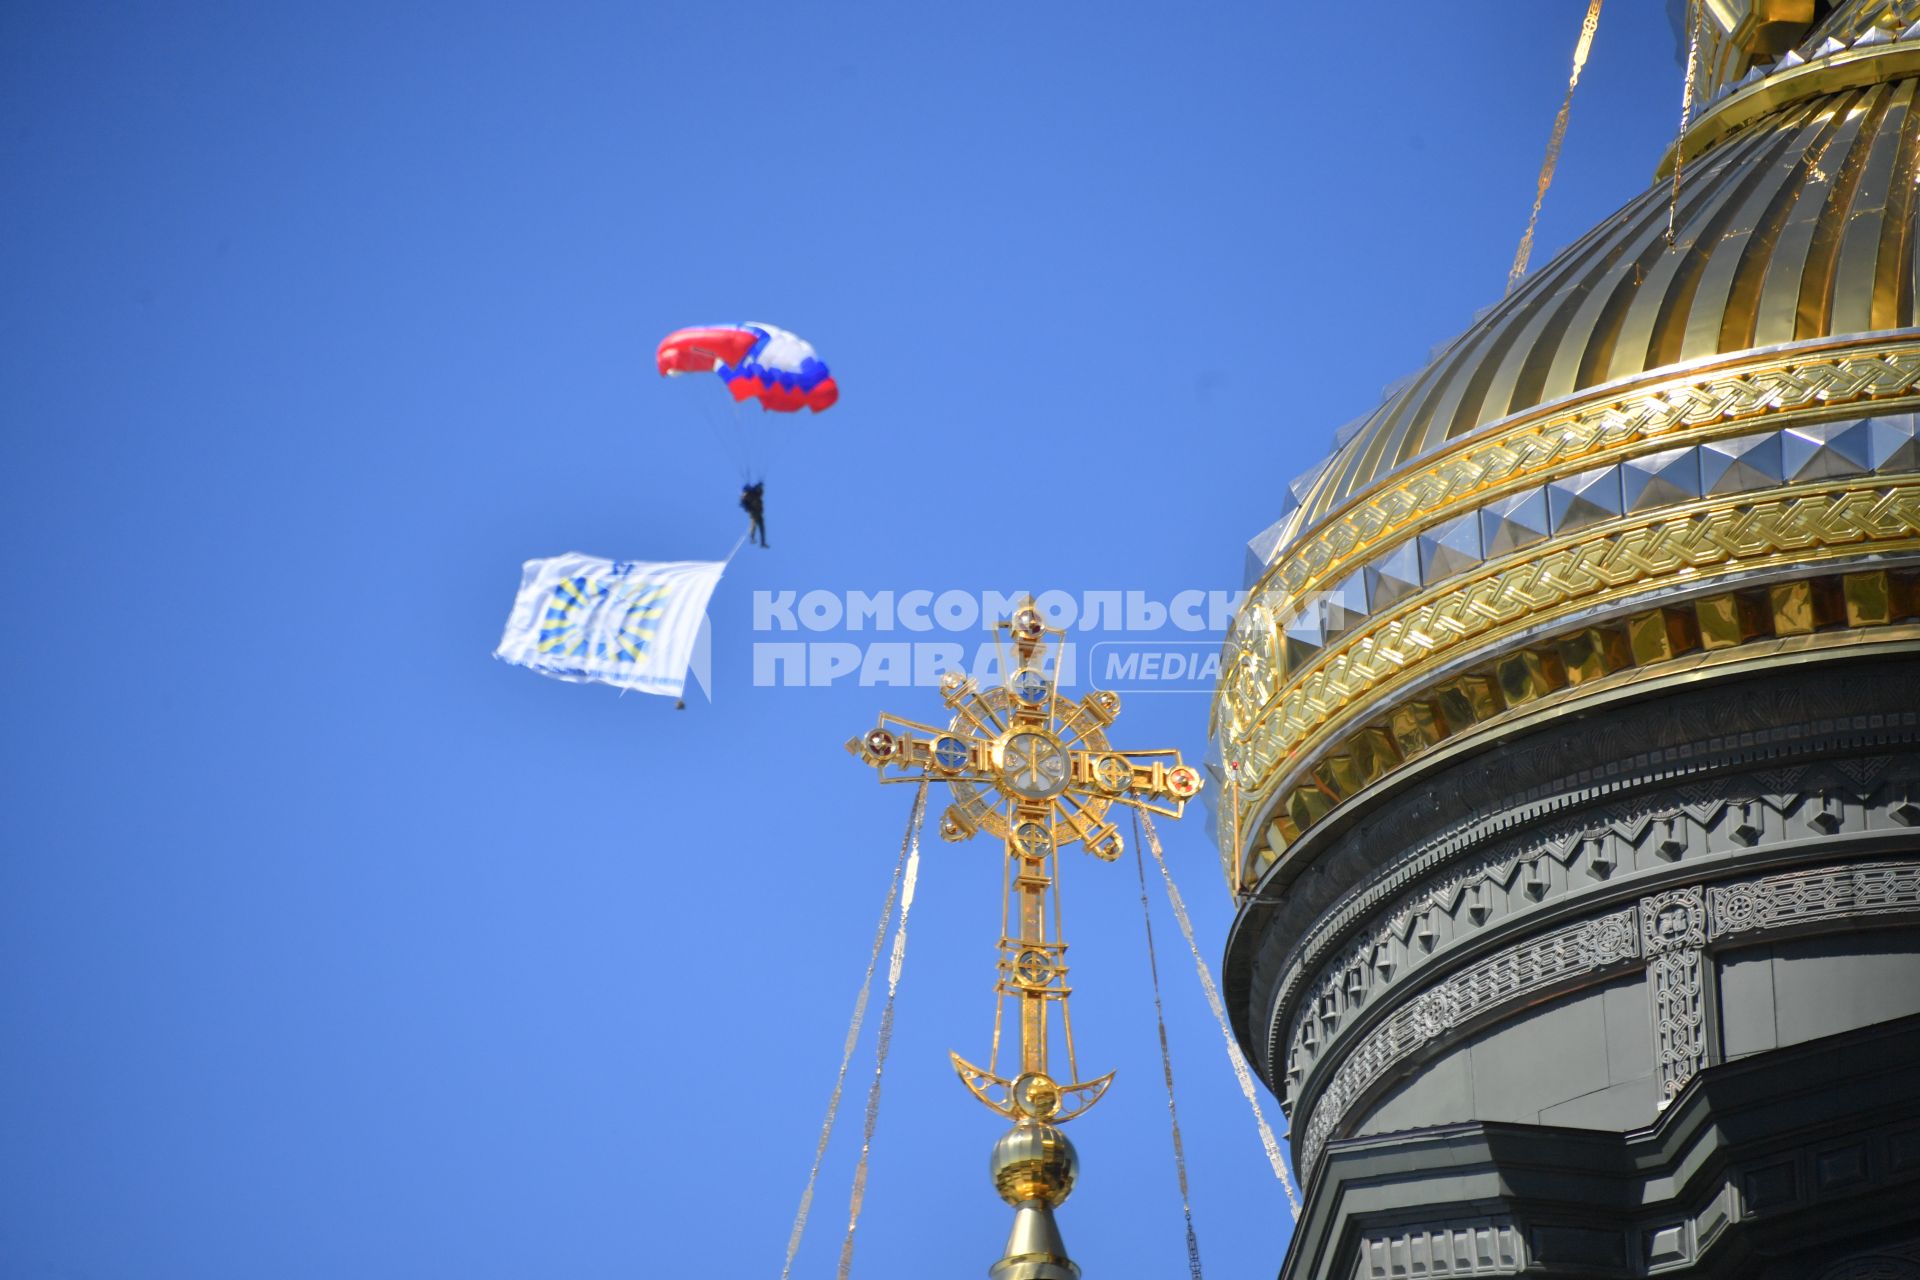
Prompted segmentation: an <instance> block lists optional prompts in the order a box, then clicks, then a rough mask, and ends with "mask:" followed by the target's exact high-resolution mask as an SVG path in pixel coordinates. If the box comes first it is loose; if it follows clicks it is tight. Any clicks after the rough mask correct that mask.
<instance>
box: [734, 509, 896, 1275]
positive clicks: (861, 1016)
mask: <svg viewBox="0 0 1920 1280" xmlns="http://www.w3.org/2000/svg"><path fill="white" fill-rule="evenodd" d="M745 540H746V535H744V534H742V535H741V541H742V542H744V541H745ZM739 549H740V546H739V543H735V544H734V550H735V551H738V550H739ZM926 812H927V784H926V783H925V782H924V781H923V782H922V783H921V784H920V790H919V794H917V795H916V796H915V797H914V801H913V812H912V815H911V816H910V817H909V818H908V820H907V832H906V835H905V836H904V837H903V838H902V839H901V841H900V857H899V859H898V860H897V861H896V862H895V863H894V864H893V880H892V882H891V883H890V884H889V885H888V886H887V900H886V904H885V905H884V906H882V907H881V908H880V922H879V923H878V924H877V925H875V926H874V930H873V951H872V952H871V954H869V955H868V957H867V973H866V977H864V978H863V979H861V981H860V994H859V996H857V997H856V998H855V999H854V1002H853V1019H852V1021H851V1022H849V1023H848V1024H847V1040H846V1044H845V1046H844V1047H843V1048H842V1049H841V1052H840V1072H839V1074H838V1075H836V1076H835V1077H834V1080H833V1093H832V1095H831V1096H829V1097H828V1099H827V1118H826V1121H825V1122H824V1123H823V1124H821V1126H820V1142H819V1145H818V1146H816V1147H815V1148H814V1152H813V1167H812V1168H811V1169H809V1170H808V1171H807V1189H806V1190H805V1191H804V1192H802V1193H801V1195H800V1211H799V1212H798V1213H796V1214H795V1215H794V1218H793V1234H792V1235H790V1236H789V1237H788V1238H787V1260H786V1264H785V1265H784V1266H782V1267H781V1268H780V1280H789V1277H791V1276H792V1274H793V1260H794V1257H795V1255H797V1254H798V1253H799V1252H800V1237H801V1236H802V1235H804V1234H805V1233H806V1230H807V1216H808V1214H809V1213H810V1212H811V1211H812V1209H813V1187H814V1183H815V1182H816V1181H817V1180H818V1179H819V1177H820V1162H821V1160H822V1159H824V1158H825V1156H826V1154H827V1142H828V1140H829V1139H831V1138H832V1137H833V1122H834V1118H835V1117H836V1116H837V1115H838V1114H839V1112H840V1095H841V1093H842V1091H843V1090H844V1089H845V1087H846V1083H847V1067H848V1066H849V1065H850V1064H851V1063H852V1061H853V1049H854V1046H855V1045H856V1044H857V1043H858V1042H859V1040H860V1027H861V1024H862V1023H864V1022H865V1021H866V1016H867V1000H868V998H869V997H870V996H871V995H872V994H873V975H874V971H875V970H876V969H878V968H879V967H880V948H881V947H882V946H883V945H884V944H885V943H886V940H887V922H888V921H889V920H891V919H892V918H893V904H894V903H895V901H897V900H898V899H899V897H900V888H901V884H902V882H903V881H905V883H906V885H907V900H908V902H909V903H911V902H912V900H913V881H912V879H911V878H909V863H911V864H912V871H913V873H915V874H917V872H918V870H919V860H920V824H921V821H922V820H923V819H924V818H925V817H926ZM905 915H906V913H905V911H904V910H903V911H902V912H901V921H900V930H901V931H900V936H899V937H898V938H897V939H896V940H895V944H894V962H893V966H892V968H891V971H890V973H889V979H890V981H889V991H888V994H887V1011H886V1015H885V1020H886V1021H887V1023H888V1027H887V1030H888V1031H889V1032H891V1030H892V1026H891V1021H892V1016H893V991H894V990H897V989H898V987H899V981H900V965H901V964H902V962H903V961H904V959H905V953H906V919H905ZM888 1039H891V1036H890V1035H889V1036H888ZM880 1055H881V1065H885V1062H886V1041H885V1040H883V1041H882V1043H881V1050H880ZM879 1089H880V1075H879V1071H878V1070H877V1069H876V1070H875V1072H874V1082H873V1091H874V1096H873V1098H872V1099H870V1100H869V1102H868V1121H867V1140H868V1142H871V1141H872V1138H873V1119H874V1112H875V1111H876V1110H877V1106H878V1101H879V1097H878V1095H879ZM865 1179H866V1148H865V1147H864V1146H863V1147H862V1148H861V1154H860V1174H859V1180H858V1183H857V1184H856V1198H855V1201H854V1210H853V1217H854V1219H855V1220H858V1218H859V1216H860V1207H859V1190H860V1189H863V1187H864V1183H865ZM852 1242H853V1224H852V1223H851V1222H850V1223H849V1224H848V1226H847V1243H848V1247H849V1249H850V1248H851V1245H852ZM843 1268H844V1264H843Z"/></svg>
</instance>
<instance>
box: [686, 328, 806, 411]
mask: <svg viewBox="0 0 1920 1280" xmlns="http://www.w3.org/2000/svg"><path fill="white" fill-rule="evenodd" d="M655 360H656V362H657V363H658V364H659V366H660V372H661V374H662V375H663V376H665V377H669V378H673V377H678V376H679V375H681V374H686V373H717V374H719V375H720V380H721V381H722V382H723V383H725V384H726V387H727V390H728V391H729V392H731V393H732V394H733V398H734V400H735V401H736V402H744V401H747V400H757V401H759V402H760V407H761V408H762V409H771V410H773V411H774V412H775V413H798V412H799V411H800V410H802V409H811V410H813V411H814V412H815V413H819V412H821V411H822V410H824V409H829V408H832V407H833V404H834V402H835V401H836V400H838V399H839V398H840V387H839V385H838V384H837V383H835V382H834V380H833V374H832V373H831V372H829V371H828V369H827V365H826V361H824V360H822V359H820V357H819V354H818V353H816V352H815V351H814V349H813V345H812V344H811V343H809V342H808V341H807V340H806V339H804V338H802V337H800V336H799V335H798V334H793V333H789V332H787V331H786V330H785V329H780V328H776V327H775V326H773V325H770V324H759V323H748V324H720V325H707V326H702V327H700V328H694V329H679V330H676V331H675V332H673V333H670V334H668V335H667V336H666V337H665V338H663V339H661V342H660V349H659V351H658V352H656V353H655Z"/></svg>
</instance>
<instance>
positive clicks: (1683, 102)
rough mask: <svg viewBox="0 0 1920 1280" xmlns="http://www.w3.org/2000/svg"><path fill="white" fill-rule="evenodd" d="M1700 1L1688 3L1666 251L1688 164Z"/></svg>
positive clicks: (1671, 243)
mask: <svg viewBox="0 0 1920 1280" xmlns="http://www.w3.org/2000/svg"><path fill="white" fill-rule="evenodd" d="M1700 19H1701V13H1700V0H1687V83H1686V87H1685V88H1684V89H1682V90H1681V91H1680V136H1679V137H1677V138H1675V139H1674V142H1673V192H1672V194H1670V195H1669V196H1668V197H1667V248H1669V249H1671V248H1673V238H1674V222H1675V221H1676V220H1677V219H1678V217H1679V216H1680V170H1681V167H1682V166H1683V165H1685V164H1686V162H1687V125H1688V124H1690V123H1691V122H1692V119H1693V76H1694V69H1695V67H1696V66H1697V65H1698V64H1699V61H1700Z"/></svg>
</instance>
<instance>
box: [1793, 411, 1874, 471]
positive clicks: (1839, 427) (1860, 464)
mask: <svg viewBox="0 0 1920 1280" xmlns="http://www.w3.org/2000/svg"><path fill="white" fill-rule="evenodd" d="M1868 436H1869V432H1868V430H1867V424H1866V423H1865V422H1864V421H1862V420H1859V419H1853V420H1850V421H1846V422H1816V423H1814V424H1813V425H1811V426H1805V427H1788V428H1787V429H1786V430H1784V431H1782V432H1781V433H1780V451H1781V461H1782V463H1783V465H1784V467H1785V469H1786V476H1787V479H1789V480H1794V481H1799V480H1826V479H1828V478H1830V477H1833V476H1857V475H1864V474H1865V473H1866V472H1869V471H1871V470H1873V460H1872V449H1871V445H1870V442H1869V439H1868Z"/></svg>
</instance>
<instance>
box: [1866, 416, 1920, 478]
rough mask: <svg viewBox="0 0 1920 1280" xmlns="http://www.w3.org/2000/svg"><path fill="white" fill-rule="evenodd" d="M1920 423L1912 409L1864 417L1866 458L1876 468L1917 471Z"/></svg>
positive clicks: (1919, 463) (1919, 453)
mask: <svg viewBox="0 0 1920 1280" xmlns="http://www.w3.org/2000/svg"><path fill="white" fill-rule="evenodd" d="M1917 426H1920V421H1916V419H1915V418H1914V415H1913V414H1911V413H1896V414H1892V415H1890V416H1888V417H1885V418H1870V419H1868V420H1867V440H1868V445H1867V459H1868V461H1870V462H1872V463H1873V469H1874V470H1875V471H1920V440H1916V438H1915V428H1916V427H1917Z"/></svg>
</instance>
